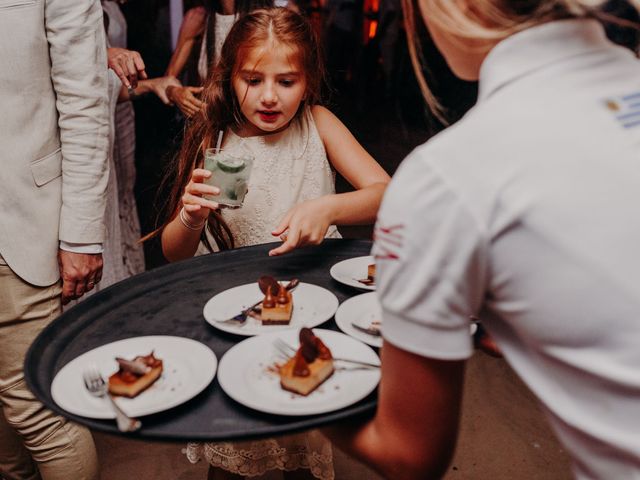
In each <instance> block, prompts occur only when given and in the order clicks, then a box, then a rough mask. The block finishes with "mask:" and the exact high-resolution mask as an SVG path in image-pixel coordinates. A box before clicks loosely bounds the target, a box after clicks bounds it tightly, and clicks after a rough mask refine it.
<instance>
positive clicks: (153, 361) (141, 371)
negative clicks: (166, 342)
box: [109, 352, 162, 398]
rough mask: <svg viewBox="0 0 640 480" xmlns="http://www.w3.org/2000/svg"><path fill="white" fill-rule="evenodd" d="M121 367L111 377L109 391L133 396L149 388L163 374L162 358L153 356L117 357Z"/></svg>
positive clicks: (124, 395)
mask: <svg viewBox="0 0 640 480" xmlns="http://www.w3.org/2000/svg"><path fill="white" fill-rule="evenodd" d="M116 360H117V361H118V365H119V366H120V368H119V369H118V371H117V372H116V373H114V374H113V375H111V376H110V377H109V393H111V394H112V395H122V396H123V397H129V398H133V397H136V396H137V395H139V394H140V393H141V392H142V391H143V390H145V389H147V388H149V387H150V386H151V384H153V382H155V381H156V380H157V379H158V378H160V375H161V374H162V360H160V359H158V358H156V357H154V356H153V352H151V353H150V354H149V355H146V356H138V357H136V358H134V359H133V360H126V359H124V358H116Z"/></svg>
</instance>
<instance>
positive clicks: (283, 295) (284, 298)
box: [278, 284, 289, 305]
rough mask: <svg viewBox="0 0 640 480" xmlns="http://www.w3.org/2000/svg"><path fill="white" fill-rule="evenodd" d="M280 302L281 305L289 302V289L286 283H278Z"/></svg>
mask: <svg viewBox="0 0 640 480" xmlns="http://www.w3.org/2000/svg"><path fill="white" fill-rule="evenodd" d="M278 303H279V304H280V305H286V304H287V303H289V294H288V293H287V289H286V288H284V285H280V284H279V285H278Z"/></svg>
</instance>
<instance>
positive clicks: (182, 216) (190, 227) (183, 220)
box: [178, 207, 207, 230]
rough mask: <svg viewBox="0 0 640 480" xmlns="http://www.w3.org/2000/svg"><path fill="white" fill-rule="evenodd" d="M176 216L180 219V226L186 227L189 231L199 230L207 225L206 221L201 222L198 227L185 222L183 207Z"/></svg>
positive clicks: (187, 221)
mask: <svg viewBox="0 0 640 480" xmlns="http://www.w3.org/2000/svg"><path fill="white" fill-rule="evenodd" d="M178 216H179V217H180V221H181V222H182V225H184V226H185V227H187V228H188V229H189V230H200V229H201V228H202V227H203V226H204V224H205V223H207V221H206V220H203V221H202V223H201V224H199V225H194V224H193V223H191V222H189V220H187V217H186V216H185V211H184V207H182V208H181V209H180V214H179V215H178Z"/></svg>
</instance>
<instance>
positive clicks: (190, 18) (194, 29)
mask: <svg viewBox="0 0 640 480" xmlns="http://www.w3.org/2000/svg"><path fill="white" fill-rule="evenodd" d="M206 18H207V11H206V10H205V9H204V7H195V8H191V9H189V10H188V11H187V12H186V13H185V16H184V19H183V20H182V25H180V32H179V33H178V41H177V42H176V49H175V50H174V51H173V54H172V55H171V60H170V61H169V66H168V67H167V71H166V72H165V75H169V76H173V77H179V76H180V74H181V73H182V70H183V69H184V66H185V65H186V63H187V60H188V59H189V55H190V54H191V50H192V49H193V45H194V44H195V41H196V38H197V37H198V36H200V35H202V33H203V32H204V27H205V20H206Z"/></svg>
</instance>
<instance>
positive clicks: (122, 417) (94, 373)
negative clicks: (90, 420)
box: [82, 366, 142, 432]
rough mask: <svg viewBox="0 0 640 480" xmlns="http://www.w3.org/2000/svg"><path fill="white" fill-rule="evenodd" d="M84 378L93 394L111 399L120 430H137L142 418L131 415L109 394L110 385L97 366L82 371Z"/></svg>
mask: <svg viewBox="0 0 640 480" xmlns="http://www.w3.org/2000/svg"><path fill="white" fill-rule="evenodd" d="M82 380H84V386H85V387H86V388H87V391H88V392H89V393H90V394H91V395H93V396H94V397H98V398H102V397H107V398H108V399H109V401H110V402H111V406H112V407H113V411H114V412H115V413H116V423H117V425H118V430H120V431H121V432H135V431H136V430H138V429H139V428H140V427H141V426H142V423H141V422H140V420H137V419H135V418H131V417H129V416H128V415H127V414H126V413H124V412H123V411H122V410H121V409H120V407H119V406H118V404H117V403H116V402H115V400H114V399H113V397H112V396H111V395H110V394H109V387H108V386H107V384H106V382H105V381H104V378H102V375H100V372H99V371H98V369H97V368H96V367H95V366H91V367H89V368H88V369H87V370H85V371H84V372H83V373H82Z"/></svg>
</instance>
